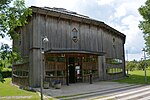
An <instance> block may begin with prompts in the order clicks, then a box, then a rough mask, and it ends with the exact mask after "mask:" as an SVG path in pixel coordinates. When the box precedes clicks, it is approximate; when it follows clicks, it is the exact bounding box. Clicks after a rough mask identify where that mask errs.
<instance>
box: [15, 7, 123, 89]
mask: <svg viewBox="0 0 150 100" xmlns="http://www.w3.org/2000/svg"><path fill="white" fill-rule="evenodd" d="M31 9H32V12H33V13H32V16H31V17H30V18H29V19H28V24H27V25H26V26H24V27H21V28H18V29H17V31H18V33H19V36H20V38H18V39H17V40H14V41H13V47H14V48H16V50H17V51H18V52H19V53H20V54H21V57H22V59H23V61H22V62H21V63H18V64H14V65H13V75H12V82H13V83H14V84H17V85H22V86H31V87H39V86H40V72H41V65H42V68H43V69H42V72H43V75H44V76H43V81H48V82H51V81H53V80H60V81H61V83H62V84H70V83H77V82H89V79H90V77H89V76H90V74H91V75H92V80H93V81H99V80H112V79H119V78H123V77H125V55H124V44H125V35H124V34H123V33H121V32H119V31H117V30H116V29H114V28H112V27H110V26H108V25H107V24H105V23H104V22H101V21H97V20H94V19H91V18H89V17H88V16H84V15H80V14H77V13H76V12H71V11H68V10H66V9H63V8H49V7H43V8H42V7H35V6H32V7H31ZM45 36H47V38H48V39H49V41H48V42H47V43H44V41H43V37H45ZM41 43H42V44H41ZM41 49H42V51H43V53H41Z"/></svg>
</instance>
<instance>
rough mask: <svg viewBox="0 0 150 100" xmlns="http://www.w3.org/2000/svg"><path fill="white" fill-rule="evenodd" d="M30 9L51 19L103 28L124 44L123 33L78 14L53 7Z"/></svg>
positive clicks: (32, 7) (34, 7)
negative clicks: (120, 38)
mask: <svg viewBox="0 0 150 100" xmlns="http://www.w3.org/2000/svg"><path fill="white" fill-rule="evenodd" d="M31 9H32V12H34V13H39V14H44V15H50V16H53V17H59V18H64V19H69V20H74V21H78V22H82V23H86V24H91V25H96V26H99V27H103V28H105V29H107V30H109V31H110V32H111V33H113V34H115V35H119V36H121V37H122V38H123V39H124V43H125V38H126V36H125V35H124V34H123V33H121V32H119V31H118V30H116V29H114V28H112V27H110V26H109V25H107V24H105V23H104V22H102V21H98V20H95V19H92V18H90V17H88V16H84V15H81V14H78V13H76V12H73V11H69V10H66V9H64V8H55V7H54V8H50V7H36V6H31Z"/></svg>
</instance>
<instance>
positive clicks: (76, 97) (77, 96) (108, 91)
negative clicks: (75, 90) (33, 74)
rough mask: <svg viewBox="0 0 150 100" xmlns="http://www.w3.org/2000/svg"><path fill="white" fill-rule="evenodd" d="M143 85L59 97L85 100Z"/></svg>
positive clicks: (68, 99)
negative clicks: (85, 99)
mask: <svg viewBox="0 0 150 100" xmlns="http://www.w3.org/2000/svg"><path fill="white" fill-rule="evenodd" d="M142 86H143V85H129V86H123V87H117V88H111V89H103V90H99V91H92V92H88V93H83V94H75V95H70V96H66V97H65V98H59V99H60V100H73V99H74V100H77V99H79V100H84V98H90V97H94V96H101V95H104V94H110V93H114V92H118V91H125V90H128V89H134V88H140V87H142Z"/></svg>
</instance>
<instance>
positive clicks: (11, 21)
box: [0, 0, 32, 39]
mask: <svg viewBox="0 0 150 100" xmlns="http://www.w3.org/2000/svg"><path fill="white" fill-rule="evenodd" d="M31 12H32V11H31V9H29V8H27V7H25V3H24V0H15V1H13V0H1V1H0V36H1V37H2V38H4V37H5V36H6V35H8V36H10V37H11V38H12V39H14V38H15V36H16V33H17V32H16V31H15V28H17V27H20V26H24V25H25V24H26V23H27V17H28V16H30V15H31Z"/></svg>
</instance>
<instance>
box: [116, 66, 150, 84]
mask: <svg viewBox="0 0 150 100" xmlns="http://www.w3.org/2000/svg"><path fill="white" fill-rule="evenodd" d="M146 74H147V83H146V84H150V69H147V70H146ZM128 76H129V77H127V78H125V79H121V80H115V81H116V82H123V83H130V84H145V80H144V71H143V70H135V71H130V72H129V75H128Z"/></svg>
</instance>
